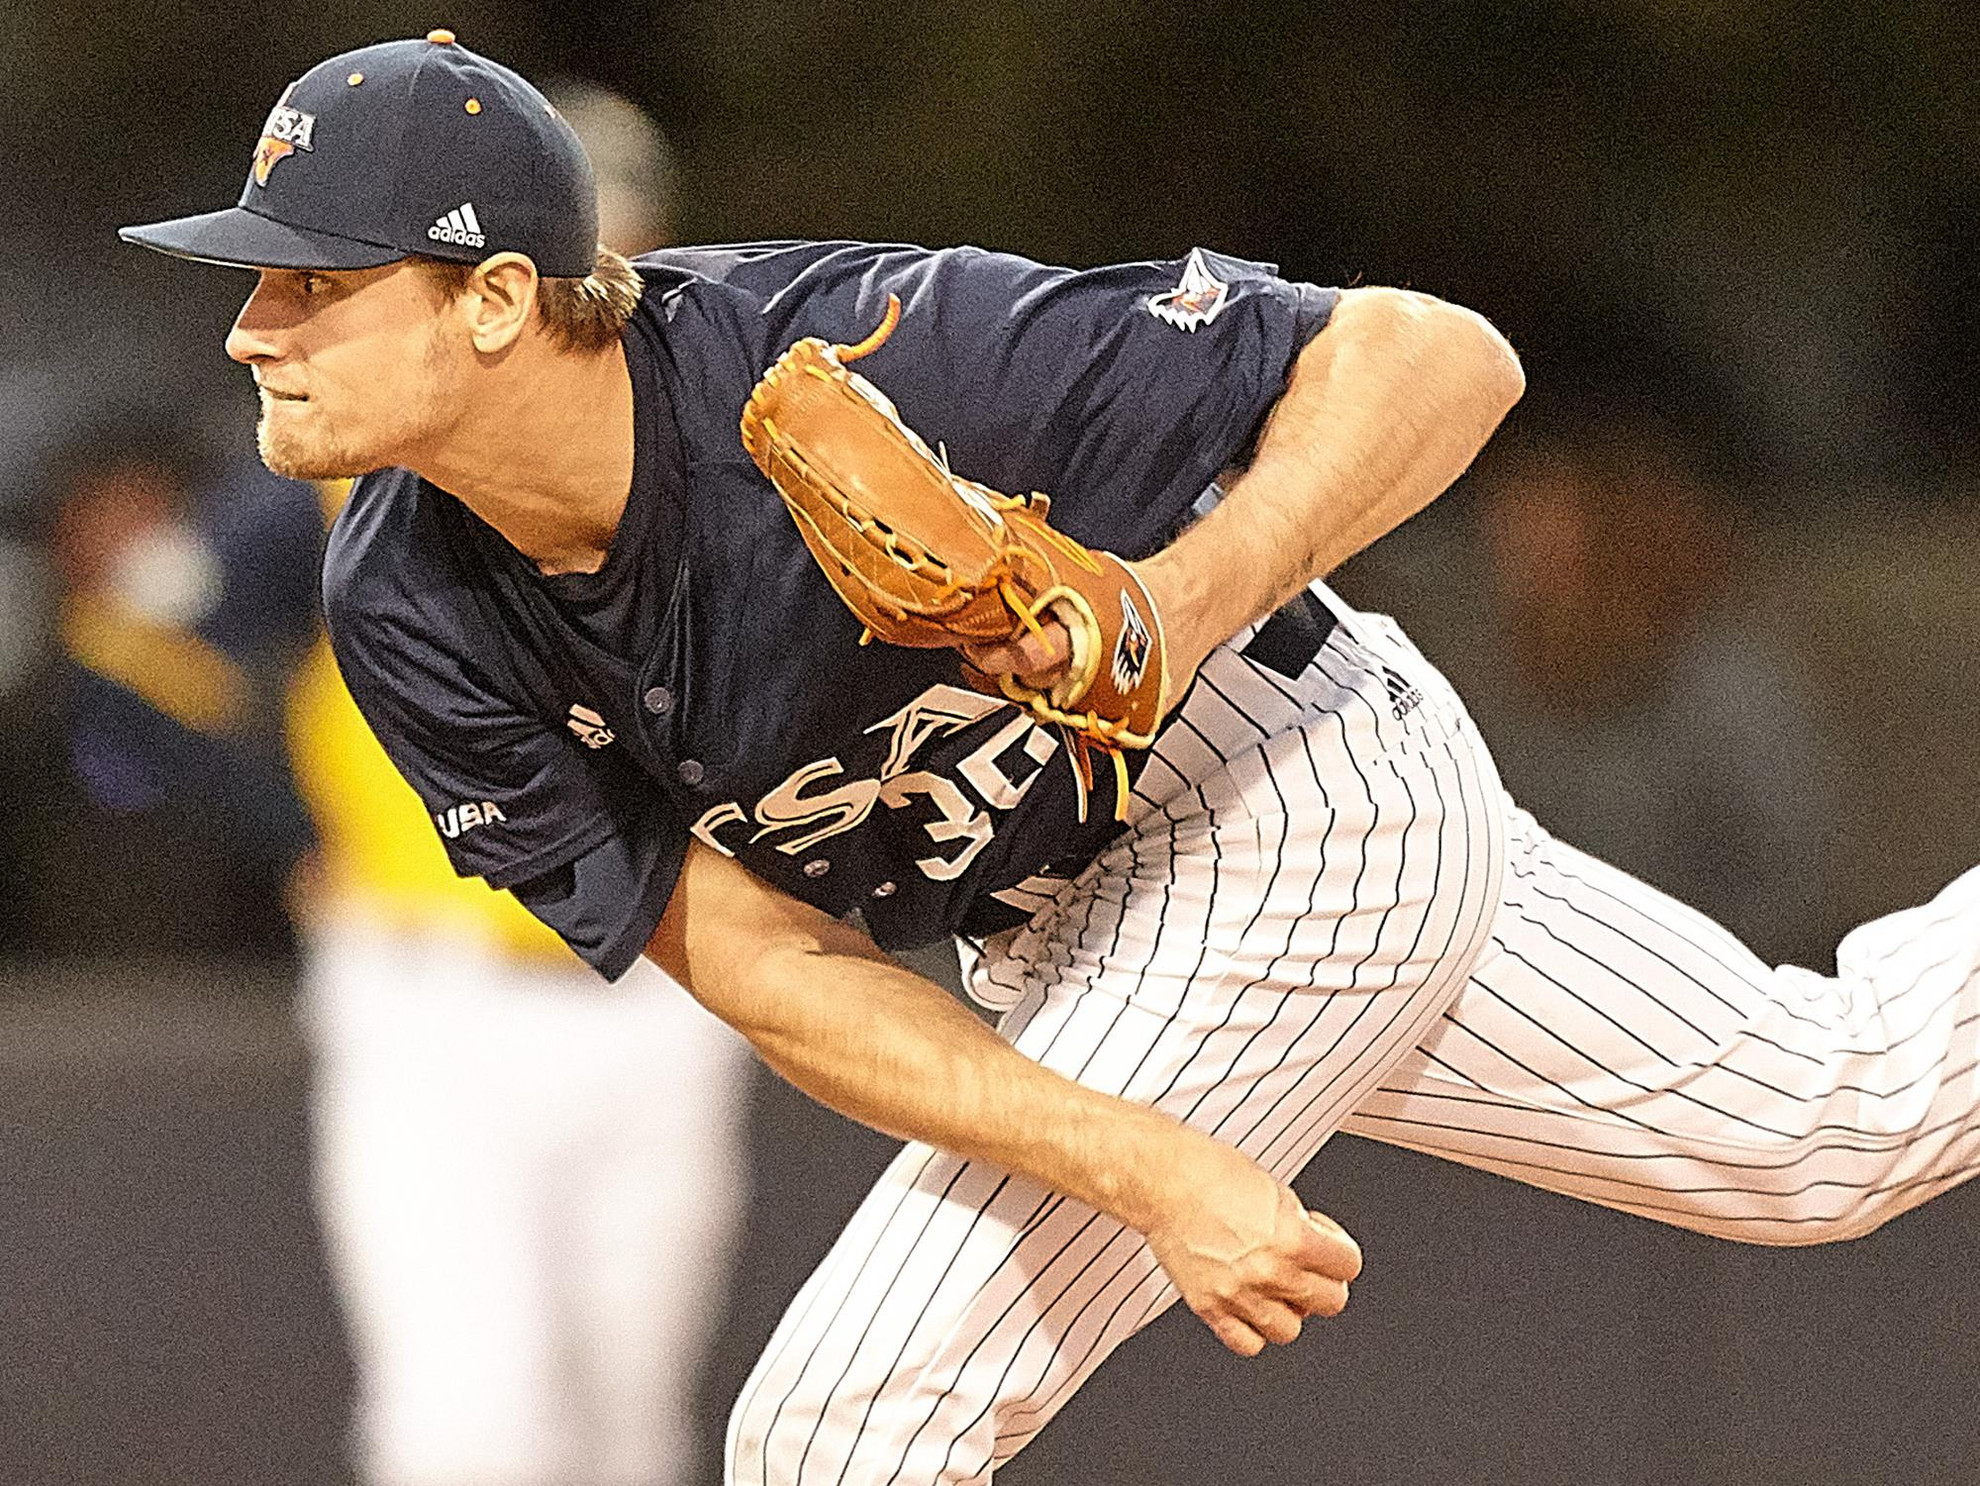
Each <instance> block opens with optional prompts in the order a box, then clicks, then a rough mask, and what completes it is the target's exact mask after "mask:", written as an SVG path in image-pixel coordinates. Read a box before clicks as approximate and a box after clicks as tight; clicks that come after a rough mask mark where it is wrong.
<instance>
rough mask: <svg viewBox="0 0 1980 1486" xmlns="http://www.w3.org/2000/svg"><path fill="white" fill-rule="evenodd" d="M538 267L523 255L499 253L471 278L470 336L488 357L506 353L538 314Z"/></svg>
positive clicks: (476, 269) (468, 300) (476, 268)
mask: <svg viewBox="0 0 1980 1486" xmlns="http://www.w3.org/2000/svg"><path fill="white" fill-rule="evenodd" d="M538 282H539V280H538V278H537V274H536V265H535V264H534V263H533V262H531V261H530V260H529V258H528V257H526V256H525V255H524V254H521V253H497V254H495V255H494V256H493V257H491V258H484V259H483V260H482V261H481V262H480V263H478V264H476V265H475V269H474V272H473V273H472V274H470V275H469V276H468V282H467V292H466V296H465V298H466V300H467V313H468V333H469V334H470V335H471V336H472V337H473V339H474V348H475V350H477V351H480V352H481V353H482V354H484V355H491V356H492V355H495V354H497V353H499V352H502V351H506V350H508V349H509V347H510V346H512V345H514V344H515V343H516V340H517V338H518V337H519V336H521V334H522V332H523V327H524V326H525V325H527V324H528V323H529V320H530V316H532V315H534V314H535V313H536V291H537V285H538Z"/></svg>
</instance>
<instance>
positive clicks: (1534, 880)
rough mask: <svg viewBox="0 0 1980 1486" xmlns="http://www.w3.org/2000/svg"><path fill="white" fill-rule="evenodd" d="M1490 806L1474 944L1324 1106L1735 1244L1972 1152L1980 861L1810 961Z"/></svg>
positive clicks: (1975, 1138)
mask: <svg viewBox="0 0 1980 1486" xmlns="http://www.w3.org/2000/svg"><path fill="white" fill-rule="evenodd" d="M1512 819H1513V851H1512V866H1511V871H1510V874H1509V876H1508V877H1507V890H1506V895H1505V903H1504V906H1503V907H1502V908H1501V909H1500V912H1499V917H1498V919H1497V921H1496V922H1495V923H1494V924H1493V926H1492V945H1491V948H1490V949H1489V950H1488V951H1487V953H1486V955H1485V956H1484V957H1483V959H1482V960H1481V963H1480V964H1479V966H1478V968H1477V969H1476V970H1475V971H1474V973H1473V976H1472V980H1471V983H1470V984H1469V985H1468V986H1467V987H1466V988H1465V991H1464V993H1463V995H1461V996H1460V997H1459V998H1458V1000H1457V1002H1456V1003H1455V1004H1454V1005H1453V1006H1452V1007H1451V1009H1450V1010H1449V1011H1448V1012H1447V1013H1446V1014H1445V1015H1444V1017H1443V1019H1442V1020H1441V1021H1440V1023H1439V1025H1438V1027H1437V1028H1436V1030H1435V1031H1434V1032H1433V1034H1432V1035H1431V1036H1430V1037H1429V1038H1428V1039H1426V1040H1425V1042H1424V1043H1423V1045H1422V1047H1421V1048H1420V1049H1418V1050H1417V1051H1416V1052H1414V1053H1411V1054H1410V1055H1409V1056H1408V1057H1406V1058H1405V1059H1403V1061H1402V1062H1401V1063H1400V1064H1398V1065H1397V1067H1396V1068H1395V1069H1394V1070H1393V1071H1392V1072H1391V1073H1390V1075H1389V1076H1388V1077H1387V1078H1386V1079H1384V1080H1383V1084H1382V1088H1381V1089H1380V1091H1379V1092H1378V1093H1377V1094H1376V1095H1375V1096H1374V1097H1372V1098H1370V1099H1369V1100H1367V1101H1365V1102H1364V1103H1363V1104H1362V1105H1361V1107H1360V1108H1359V1109H1358V1110H1357V1111H1356V1112H1355V1114H1354V1115H1353V1117H1352V1118H1350V1119H1349V1121H1348V1122H1347V1125H1346V1127H1345V1128H1347V1129H1349V1130H1352V1131H1354V1132H1356V1133H1358V1134H1362V1135H1368V1136H1372V1137H1374V1138H1376V1139H1378V1140H1385V1141H1388V1142H1390V1143H1392V1144H1395V1145H1407V1146H1411V1147H1413V1148H1415V1149H1418V1150H1424V1151H1430V1152H1432V1153H1434V1154H1436V1155H1440V1156H1446V1157H1449V1158H1451V1159H1452V1160H1457V1161H1463V1162H1466V1163H1468V1164H1470V1165H1474V1166H1479V1167H1483V1168H1484V1169H1486V1170H1488V1171H1497V1172H1501V1173H1503V1174H1505V1175H1507V1176H1511V1177H1515V1178H1517V1179H1518V1180H1520V1181H1523V1182H1527V1183H1529V1184H1530V1185H1533V1186H1538V1187H1546V1188H1548V1189H1550V1190H1552V1191H1557V1192H1564V1193H1567V1194H1568V1195H1570V1196H1574V1197H1581V1198H1584V1199H1586V1200H1588V1201H1590V1202H1600V1203H1603V1204H1605V1205H1607V1206H1610V1207H1617V1208H1622V1209H1624V1210H1625V1211H1628V1212H1635V1213H1641V1214H1642V1215H1644V1216H1646V1217H1652V1218H1656V1219H1658V1220H1660V1221H1662V1222H1666V1223H1674V1224H1677V1225H1679V1226H1681V1227H1685V1228H1692V1229H1696V1230H1698V1231H1699V1232H1702V1233H1710V1234H1716V1235H1718V1236H1720V1237H1724V1238H1734V1239H1740V1240H1744V1241H1746V1242H1750V1243H1773V1244H1804V1243H1824V1242H1828V1241H1831V1240H1834V1239H1840V1238H1851V1237H1856V1236H1858V1235H1860V1234H1863V1233H1868V1232H1869V1231H1871V1230H1872V1229H1874V1228H1876V1227H1877V1226H1878V1225H1879V1224H1881V1223H1884V1222H1886V1221H1888V1220H1889V1219H1890V1218H1892V1217H1895V1216H1896V1215H1897V1214H1899V1213H1901V1212H1904V1211H1905V1210H1907V1209H1909V1208H1911V1207H1915V1206H1916V1205H1917V1204H1919V1203H1920V1202H1923V1201H1925V1200H1926V1199H1927V1198H1928V1197H1930V1196H1932V1195H1933V1194H1934V1193H1936V1192H1940V1191H1943V1190H1944V1189H1945V1188H1947V1187H1949V1186H1952V1185H1954V1184H1955V1183H1957V1182H1960V1181H1963V1180H1964V1179H1965V1178H1966V1177H1968V1176H1970V1175H1971V1174H1973V1172H1974V1171H1975V1170H1980V1120H1976V1118H1975V1113H1974V1108H1975V1104H1976V1101H1980V1073H1976V1068H1977V1067H1980V869H1976V870H1975V871H1972V872H1969V873H1967V874H1966V875H1965V876H1964V877H1962V878H1960V879H1959V880H1958V881H1957V882H1955V883H1953V884H1952V885H1951V886H1950V887H1948V888H1947V889H1946V890H1945V891H1944V892H1943V893H1941V894H1940V895H1939V896H1938V898H1936V899H1935V900H1934V901H1933V902H1931V903H1928V904H1926V905H1924V906H1923V907H1920V908H1912V909H1907V910H1906V911H1904V912H1902V913H1898V914H1893V915H1891V916H1890V917H1888V918H1884V919H1879V920H1877V921H1875V922H1873V923H1870V924H1866V925H1864V926H1863V927H1862V928H1860V929H1857V930H1856V931H1855V932H1854V933H1852V934H1851V935H1849V937H1848V938H1846V939H1845V940H1844V941H1843V943H1842V945H1841V947H1840V948H1839V949H1838V951H1837V956H1836V960H1837V974H1836V975H1835V976H1820V975H1816V974H1814V973H1813V972H1811V971H1807V970H1800V969H1796V968H1793V967H1787V968H1783V969H1778V970H1776V969H1772V968H1770V967H1768V966H1767V965H1765V964H1763V963H1762V962H1761V961H1759V960H1757V959H1755V958H1754V957H1753V956H1752V955H1750V954H1749V953H1747V951H1746V950H1745V949H1744V948H1742V947H1741V946H1740V945H1739V943H1738V942H1737V941H1736V940H1734V939H1733V938H1732V937H1731V936H1730V935H1728V934H1727V933H1726V932H1725V931H1724V930H1723V929H1721V928H1719V926H1718V925H1716V924H1714V923H1712V922H1711V921H1710V920H1709V919H1706V918H1704V917H1702V916H1701V915H1699V914H1697V913H1694V912H1692V911H1691V910H1690V909H1688V908H1685V907H1684V906H1682V905H1681V904H1678V903H1676V902H1674V901H1672V900H1671V899H1670V898H1668V897H1666V896H1665V895H1664V894H1662V893H1659V892H1658V891H1656V889H1654V888H1651V887H1648V886H1646V885H1645V884H1643V883H1641V882H1638V881H1637V880H1635V879H1634V878H1632V877H1630V876H1628V875H1627V874H1625V873H1622V872H1618V871H1617V870H1616V869H1614V868H1613V867H1609V866H1606V865H1604V864H1603V863H1601V862H1598V861H1596V860H1595V859H1594V858H1592V857H1590V856H1587V855H1586V854H1584V853H1582V852H1579V851H1576V850H1575V849H1574V848H1573V847H1571V846H1567V845H1566V844H1564V843H1562V842H1560V841H1556V840H1554V839H1553V838H1552V837H1550V836H1548V835H1547V833H1546V832H1545V831H1543V830H1541V829H1540V828H1539V827H1538V826H1537V825H1535V824H1534V823H1533V821H1532V819H1531V817H1529V816H1526V815H1525V814H1524V813H1519V812H1516V813H1514V815H1513V817H1512Z"/></svg>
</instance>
